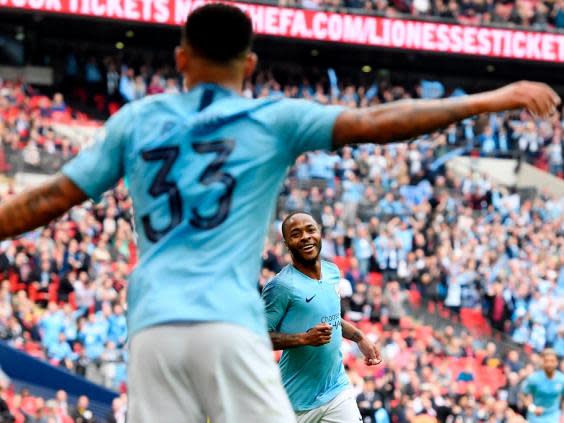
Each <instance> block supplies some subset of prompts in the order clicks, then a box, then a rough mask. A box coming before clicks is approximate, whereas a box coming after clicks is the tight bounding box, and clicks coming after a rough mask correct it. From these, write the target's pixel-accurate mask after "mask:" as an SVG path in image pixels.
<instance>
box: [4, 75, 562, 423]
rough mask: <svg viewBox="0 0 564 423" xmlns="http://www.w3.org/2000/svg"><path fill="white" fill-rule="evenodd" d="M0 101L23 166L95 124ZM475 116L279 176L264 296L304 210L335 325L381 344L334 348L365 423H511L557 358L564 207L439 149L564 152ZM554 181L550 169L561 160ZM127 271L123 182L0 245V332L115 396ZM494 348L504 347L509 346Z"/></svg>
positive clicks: (18, 397)
mask: <svg viewBox="0 0 564 423" xmlns="http://www.w3.org/2000/svg"><path fill="white" fill-rule="evenodd" d="M134 75H135V74H133V76H134ZM151 79H152V80H153V83H154V84H153V85H157V84H164V85H159V86H160V87H161V89H163V90H164V89H166V86H168V89H170V90H172V89H173V88H175V89H178V87H176V86H173V84H172V82H170V81H171V79H168V81H169V82H164V83H163V82H162V80H161V79H159V78H154V77H152V78H151ZM257 81H258V83H256V85H254V86H253V85H249V86H248V87H247V89H246V91H245V94H246V95H252V96H264V95H289V96H303V97H310V98H315V99H317V100H318V101H320V102H323V103H327V102H337V103H341V104H348V105H353V106H359V107H360V106H364V105H367V104H374V103H377V102H380V101H388V100H390V99H393V98H401V97H409V96H410V94H409V92H408V91H406V90H405V89H403V88H401V87H378V95H375V96H373V97H372V98H368V97H369V95H368V94H367V92H368V91H369V90H370V88H369V89H368V90H366V89H365V88H363V87H354V86H347V87H342V89H340V90H339V94H338V95H332V93H331V92H330V91H329V90H328V89H324V87H323V86H320V85H317V86H315V85H314V86H313V87H312V86H311V85H309V84H302V85H301V86H300V85H287V86H281V85H280V84H278V83H277V82H276V81H274V80H273V79H272V77H270V76H268V75H267V74H264V75H259V76H258V77H257ZM261 81H262V82H261ZM154 91H155V92H158V91H159V90H156V89H155V90H154ZM415 92H417V90H415ZM1 93H2V95H1V97H0V102H2V103H1V106H2V107H1V110H2V114H1V116H2V118H1V121H0V139H1V145H2V151H3V152H4V153H6V152H7V153H8V154H9V155H10V157H11V159H10V160H9V161H4V164H5V165H7V164H12V163H17V161H13V160H14V159H13V158H15V157H21V158H22V159H23V161H24V163H29V162H30V157H34V154H35V156H37V155H38V156H39V160H40V161H41V157H42V156H43V155H45V154H51V155H56V156H57V157H59V158H61V159H62V160H63V161H64V160H65V159H68V158H69V157H71V156H72V155H73V154H75V152H76V151H77V149H78V148H79V145H78V144H80V142H79V143H78V144H71V141H70V139H69V138H66V137H61V136H59V135H58V132H57V130H56V129H55V128H56V125H63V126H64V127H69V126H70V127H72V126H73V125H74V126H79V127H81V126H85V127H96V126H97V125H98V123H97V122H94V121H91V120H89V118H88V117H87V116H85V115H82V114H80V113H78V112H75V111H73V110H71V109H70V108H69V107H68V106H67V105H65V104H64V100H63V98H62V97H61V96H60V95H56V96H55V98H53V100H49V99H48V98H45V97H41V96H38V95H37V94H36V93H34V92H33V90H32V88H31V87H28V86H25V85H18V84H12V83H9V82H5V83H4V84H3V85H2V90H1ZM333 94H334V93H333ZM60 113H62V115H60ZM486 121H487V123H486V125H485V129H483V130H482V129H476V128H477V127H478V126H479V125H480V123H478V122H477V121H476V122H474V121H473V122H466V123H464V124H463V125H462V126H461V127H459V128H449V129H447V130H446V131H445V132H442V133H436V134H433V135H432V136H430V137H426V138H422V139H420V140H418V141H417V142H415V143H413V144H410V145H393V146H390V147H389V148H380V147H377V146H364V147H361V148H355V149H353V148H345V149H343V150H342V151H339V152H338V153H322V152H317V153H311V154H307V155H305V156H303V157H301V158H300V159H299V160H298V161H297V163H296V166H295V167H294V168H293V169H291V171H290V173H289V176H288V179H287V181H286V184H285V187H284V189H283V191H282V193H281V197H280V201H279V207H278V213H277V217H278V219H277V220H276V221H275V222H274V223H273V225H272V231H271V237H270V241H269V243H268V244H267V245H266V246H265V250H264V251H265V252H264V256H263V271H262V275H261V279H260V281H259V286H261V285H263V284H264V282H265V281H266V280H267V279H268V278H270V277H271V276H272V275H273V274H274V273H275V272H277V271H278V270H280V268H281V267H282V266H283V265H285V264H286V263H288V262H289V259H288V256H287V255H286V254H285V253H284V250H283V247H282V244H281V240H280V235H279V225H280V222H281V219H282V218H283V217H284V215H285V214H286V213H288V212H291V211H293V210H307V211H310V212H311V213H312V214H313V215H314V216H315V217H316V218H317V219H318V220H319V221H320V222H322V225H323V234H324V235H323V243H324V248H323V255H324V257H325V258H327V259H330V260H333V261H334V262H335V263H336V264H337V265H338V266H339V267H340V268H341V270H342V274H343V279H342V281H341V296H342V298H343V310H344V316H345V317H346V318H347V319H350V320H352V321H354V322H356V323H358V324H359V325H360V326H361V327H362V328H363V329H364V330H365V331H366V332H367V333H369V334H370V335H369V336H371V337H373V339H374V340H377V341H378V342H379V343H380V344H381V345H382V351H383V355H384V358H385V359H386V360H385V364H384V365H382V366H380V367H378V368H377V369H376V370H372V369H370V370H369V369H368V368H366V367H364V365H363V364H361V363H362V360H359V359H358V357H359V352H358V351H356V350H355V349H354V348H353V345H352V344H349V343H347V342H345V344H344V345H343V351H344V355H345V357H346V364H347V368H348V372H349V376H350V378H351V380H352V381H353V383H354V387H355V389H356V391H357V393H358V402H359V405H360V407H361V409H362V412H363V416H364V417H365V421H366V422H382V421H397V422H408V421H409V422H417V421H440V422H457V421H476V422H480V421H484V422H486V421H495V419H496V418H498V419H500V420H501V419H502V418H505V419H507V421H523V420H519V419H518V417H516V416H515V413H516V412H517V413H518V412H521V411H522V410H521V408H520V407H521V404H520V400H519V398H518V396H517V394H516V392H518V387H519V384H520V383H521V381H522V380H523V379H524V378H525V377H526V376H527V375H529V374H530V373H531V372H532V371H533V370H534V369H535V367H536V366H537V365H538V362H539V358H538V356H537V354H536V353H537V352H538V351H540V350H542V349H543V348H544V347H546V346H552V347H554V348H555V349H556V350H557V352H558V354H559V355H560V356H561V357H562V356H564V327H562V326H561V325H562V310H563V306H564V303H563V302H562V298H564V297H563V296H562V289H563V288H564V271H563V269H564V268H562V261H561V260H562V247H563V239H564V238H563V237H562V233H561V226H562V222H563V218H564V213H563V209H562V208H563V206H564V202H563V199H562V198H555V197H553V196H551V195H549V194H545V193H541V195H539V196H538V197H536V198H533V199H530V200H528V199H522V198H521V197H520V196H519V195H518V194H516V193H514V192H511V191H510V190H508V189H507V188H505V187H501V186H496V185H495V184H494V183H492V181H490V180H488V178H487V177H486V175H483V174H478V173H472V174H469V175H466V176H458V175H455V174H453V173H451V172H449V171H448V170H446V169H445V167H444V166H443V165H442V164H441V165H437V160H438V159H440V158H441V157H442V156H443V155H444V154H446V153H447V152H448V151H449V150H451V149H452V148H449V147H459V146H461V145H466V144H467V143H468V142H470V144H471V145H472V146H473V147H474V146H478V148H479V149H480V150H483V146H484V144H485V143H486V142H485V141H483V137H484V136H485V137H488V136H489V137H496V136H497V138H495V141H494V143H496V146H499V145H500V143H499V135H500V134H501V133H503V131H506V132H505V135H506V137H507V138H506V141H507V142H508V144H509V145H508V146H507V149H508V150H511V149H513V148H515V146H516V145H518V144H521V142H519V141H515V142H512V141H511V140H520V138H519V137H522V136H523V131H530V132H531V133H534V134H535V136H537V137H541V138H542V139H543V142H540V141H539V145H538V149H537V150H535V151H531V150H529V149H526V150H524V151H523V154H524V155H527V156H530V157H531V158H535V157H536V156H535V154H536V155H538V156H543V155H544V154H547V153H546V151H547V150H546V149H543V148H541V144H543V143H544V140H550V143H551V144H550V145H552V143H560V145H561V142H562V139H561V134H562V133H561V129H560V128H561V122H560V121H556V120H555V121H554V122H537V121H535V120H533V119H532V118H531V117H529V116H526V115H524V114H521V115H507V116H494V117H490V118H488V119H486ZM492 126H494V127H495V128H496V129H495V130H493V129H492ZM63 131H64V130H63ZM527 133H529V132H527ZM541 134H542V136H541ZM87 137H88V135H85V138H87ZM531 137H532V136H531ZM73 141H74V139H73ZM85 141H86V139H85V140H83V142H85ZM527 145H531V143H530V142H529V143H528V144H527ZM30 146H32V147H30ZM496 150H499V148H498V147H496V148H494V149H493V150H491V151H496ZM30 151H32V152H33V154H32V153H31V152H30ZM491 151H490V152H491ZM38 152H39V154H37V153H38ZM482 152H483V151H482ZM533 153H534V154H533ZM31 162H32V163H37V157H35V161H33V160H31ZM4 170H5V171H8V172H9V169H7V168H4ZM20 170H21V169H20ZM556 170H557V172H556V173H560V174H561V163H560V168H558V169H556ZM52 171H54V168H52V167H45V168H44V169H43V172H44V173H52ZM15 189H17V188H15V187H12V188H10V189H9V190H8V191H6V193H4V194H3V195H4V196H6V195H10V192H13V190H15ZM10 190H11V191H10ZM135 263H136V248H135V242H134V237H133V231H132V220H131V201H130V200H129V198H128V197H127V189H126V186H125V184H120V186H118V187H117V188H116V189H115V190H114V191H112V192H110V193H108V194H106V196H105V197H104V199H103V201H102V202H101V203H100V204H99V205H97V206H95V205H93V204H90V203H88V204H86V205H84V206H82V207H79V208H76V209H74V210H73V211H72V212H70V213H69V214H67V215H66V216H64V217H63V218H62V219H60V220H59V221H58V222H56V223H53V224H52V225H50V226H49V227H46V228H44V229H42V230H38V231H35V232H32V233H30V234H28V235H26V236H24V237H20V238H19V239H17V240H15V241H9V242H3V243H1V244H0V272H1V273H2V274H3V282H2V283H1V284H0V338H1V339H3V340H4V341H5V342H7V343H8V344H9V345H11V346H12V347H14V348H17V349H19V350H22V351H25V352H26V353H27V354H30V355H32V356H33V357H37V358H41V359H44V360H47V361H49V362H50V363H51V364H52V365H54V366H60V367H61V368H64V369H67V370H68V371H71V372H74V373H76V374H78V375H80V376H86V377H88V378H89V379H90V380H93V381H95V382H97V383H100V384H103V385H104V386H106V387H108V388H111V389H113V390H116V391H122V392H125V390H126V387H125V380H126V362H127V350H126V348H125V340H126V337H127V334H126V325H125V317H124V312H125V311H126V310H127V304H126V302H125V292H126V287H127V280H126V276H127V274H128V272H129V271H130V270H131V268H132V267H133V266H134V265H135ZM418 306H419V307H421V306H422V307H423V308H424V309H425V310H426V311H427V313H430V314H431V315H432V314H433V313H434V314H435V315H436V316H437V320H436V322H438V323H436V324H433V325H429V324H424V323H422V321H420V320H419V319H413V318H409V317H407V315H408V314H409V313H408V310H410V309H412V308H417V307H418ZM445 318H448V319H450V320H446V319H445ZM441 319H442V320H441ZM441 322H442V323H441ZM445 322H451V323H452V322H454V323H453V324H455V325H457V328H456V329H455V328H453V327H452V326H449V325H448V324H446V323H445ZM504 333H505V334H508V335H509V336H510V337H511V338H512V339H507V338H506V336H505V335H504ZM491 335H495V336H497V337H498V338H497V340H496V337H495V336H494V338H489V336H491ZM486 339H492V341H494V342H485V340H486ZM498 340H503V341H504V342H505V344H503V345H504V349H503V351H500V348H499V347H498V346H497V345H500V344H499V343H498V342H497V341H498ZM522 346H523V347H524V348H521V347H522ZM392 357H393V358H394V359H393V360H391V358H392ZM5 370H6V369H5ZM0 397H1V398H2V399H3V400H4V402H5V404H6V406H5V407H4V408H5V411H4V412H6V409H7V410H9V412H10V413H11V414H12V415H13V416H14V417H15V419H16V421H17V422H20V421H21V422H26V421H49V418H51V417H53V415H56V416H58V418H59V421H63V422H67V421H68V422H71V421H73V420H72V419H75V420H74V421H90V420H89V417H87V416H90V415H91V414H92V412H90V414H88V413H87V411H89V406H88V400H87V399H81V400H79V401H80V404H78V405H77V407H76V409H74V411H71V412H67V411H64V410H67V405H64V406H59V405H57V404H58V403H57V401H59V402H61V403H65V402H66V400H65V399H64V398H65V393H57V394H56V398H55V399H47V398H39V397H33V396H30V395H29V394H28V392H27V391H26V390H25V388H20V390H19V391H18V390H14V387H13V386H12V387H9V386H8V384H6V383H5V384H4V387H3V389H2V391H1V392H0ZM125 402H126V396H125V395H123V396H122V397H119V398H118V399H116V400H115V403H114V405H113V407H114V409H113V411H112V416H113V417H112V416H110V417H109V420H108V421H123V415H124V407H125V405H124V404H125ZM1 409H2V404H1V403H0V411H1ZM61 410H62V411H61ZM65 413H66V414H65ZM73 413H74V414H73ZM81 416H82V417H81ZM425 416H427V417H428V420H424V417H425ZM112 418H113V419H114V420H112ZM386 418H388V419H390V420H386ZM26 419H27V420H26ZM42 419H43V420H42ZM80 419H82V420H80ZM434 419H436V420H434ZM464 419H466V420H464ZM512 419H513V420H512ZM55 421H57V420H55Z"/></svg>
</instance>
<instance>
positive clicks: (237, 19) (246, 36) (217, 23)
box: [182, 3, 253, 64]
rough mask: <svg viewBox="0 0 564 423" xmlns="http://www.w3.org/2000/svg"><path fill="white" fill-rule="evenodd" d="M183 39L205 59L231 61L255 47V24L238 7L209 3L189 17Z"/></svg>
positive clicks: (217, 61)
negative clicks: (253, 45)
mask: <svg viewBox="0 0 564 423" xmlns="http://www.w3.org/2000/svg"><path fill="white" fill-rule="evenodd" d="M182 38H183V41H185V42H186V43H187V44H189V45H190V47H192V48H193V49H194V50H195V51H196V52H197V53H198V54H199V55H200V56H202V57H203V58H204V59H208V60H211V61H213V62H216V63H222V64H223V63H228V62H230V61H231V60H233V59H236V58H239V57H241V56H242V55H243V54H244V53H246V52H247V51H249V50H250V49H251V46H252V44H253V23H252V21H251V18H249V17H248V16H247V15H246V14H245V13H244V12H243V11H242V10H241V9H239V8H237V7H234V6H228V5H226V4H221V3H215V4H208V5H205V6H202V7H200V8H198V9H196V10H195V11H194V12H192V13H191V14H190V15H189V16H188V19H187V20H186V24H185V25H184V27H183V31H182Z"/></svg>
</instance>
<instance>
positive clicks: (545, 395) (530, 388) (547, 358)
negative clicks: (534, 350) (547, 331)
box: [522, 349, 564, 423]
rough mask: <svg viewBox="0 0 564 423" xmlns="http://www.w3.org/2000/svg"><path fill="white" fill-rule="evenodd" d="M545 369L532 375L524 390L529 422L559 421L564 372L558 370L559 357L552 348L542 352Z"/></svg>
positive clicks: (563, 392)
mask: <svg viewBox="0 0 564 423" xmlns="http://www.w3.org/2000/svg"><path fill="white" fill-rule="evenodd" d="M542 360H543V369H542V370H540V371H537V372H535V373H533V374H532V375H530V376H529V377H528V378H527V379H526V380H525V381H524V383H523V386H522V391H523V394H524V396H525V398H524V403H525V405H527V410H528V412H527V422H529V423H558V422H560V415H561V408H560V407H561V402H562V396H563V395H564V373H562V372H560V371H558V370H557V368H558V357H556V352H555V351H554V350H552V349H546V350H544V351H543V353H542Z"/></svg>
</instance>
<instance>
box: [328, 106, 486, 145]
mask: <svg viewBox="0 0 564 423" xmlns="http://www.w3.org/2000/svg"><path fill="white" fill-rule="evenodd" d="M482 108H483V107H482V106H481V105H480V103H479V100H477V99H476V98H474V99H472V100H468V99H466V98H460V99H446V100H444V99H443V100H404V101H397V102H392V103H389V104H386V105H383V106H375V107H371V108H368V109H363V110H356V109H355V110H348V111H345V112H343V113H342V114H341V115H340V116H339V117H338V118H337V122H336V124H335V127H334V130H333V139H334V141H333V143H334V147H335V148H337V147H341V146H343V145H346V144H350V143H358V142H375V143H381V144H386V143H389V142H397V141H401V140H406V139H410V138H413V137H415V136H419V135H422V134H425V133H429V132H432V131H436V130H438V129H441V128H444V127H446V126H448V125H449V124H451V123H454V122H456V121H459V120H461V119H464V118H466V117H469V116H472V115H474V114H477V113H480V112H482Z"/></svg>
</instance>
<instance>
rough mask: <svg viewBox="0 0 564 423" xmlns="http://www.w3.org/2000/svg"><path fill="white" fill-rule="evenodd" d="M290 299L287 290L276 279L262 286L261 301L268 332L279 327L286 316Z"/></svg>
mask: <svg viewBox="0 0 564 423" xmlns="http://www.w3.org/2000/svg"><path fill="white" fill-rule="evenodd" d="M291 299H292V297H291V293H290V290H289V288H288V287H286V286H284V285H283V284H282V283H280V281H278V280H276V279H273V280H271V281H270V282H268V283H267V284H266V285H265V286H264V289H263V290H262V300H263V302H264V308H265V312H266V324H267V327H268V331H269V332H273V331H276V330H277V329H278V328H279V327H280V322H281V321H282V319H283V317H284V315H285V314H286V310H287V309H288V306H289V305H290V302H291Z"/></svg>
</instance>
